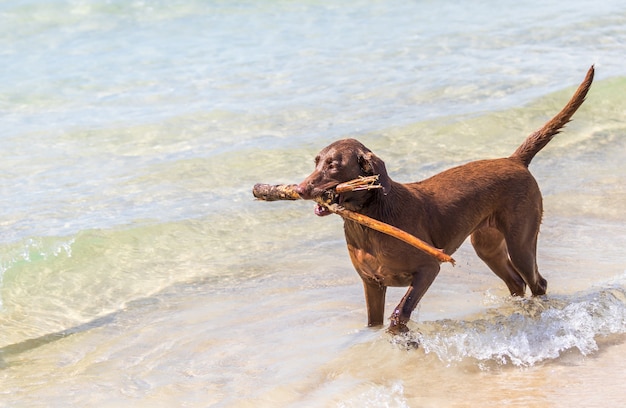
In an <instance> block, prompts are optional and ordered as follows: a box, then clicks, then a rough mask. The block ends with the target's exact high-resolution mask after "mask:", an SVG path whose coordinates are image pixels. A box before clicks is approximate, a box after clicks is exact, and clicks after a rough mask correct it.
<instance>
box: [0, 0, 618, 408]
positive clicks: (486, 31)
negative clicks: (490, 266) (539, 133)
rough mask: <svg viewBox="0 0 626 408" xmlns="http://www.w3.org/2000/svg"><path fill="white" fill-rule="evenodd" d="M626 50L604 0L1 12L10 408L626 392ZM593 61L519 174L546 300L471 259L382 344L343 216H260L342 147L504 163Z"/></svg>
mask: <svg viewBox="0 0 626 408" xmlns="http://www.w3.org/2000/svg"><path fill="white" fill-rule="evenodd" d="M625 49H626V6H624V5H623V4H622V2H617V1H606V2H602V3H598V4H593V5H592V6H589V5H588V4H587V3H586V2H583V1H568V2H564V1H558V2H552V3H549V4H544V3H543V2H519V3H516V4H507V5H506V6H503V5H502V3H501V2H494V1H475V2H467V3H464V4H463V5H459V4H457V3H455V2H449V1H440V2H430V1H415V2H399V1H391V2H382V1H380V2H379V1H374V2H372V1H368V2H366V1H356V0H355V1H347V2H342V3H338V4H335V3H331V2H325V1H312V0H311V1H267V2H261V1H257V2H254V1H247V2H246V1H235V2H222V1H176V2H141V1H131V2H128V1H106V2H104V1H95V0H84V1H78V0H77V1H47V2H43V1H13V2H5V3H3V4H2V5H0V64H1V65H2V66H3V69H2V71H1V73H0V117H1V118H2V124H3V127H2V132H1V133H0V151H1V152H2V156H3V157H2V160H1V161H0V208H1V209H2V212H1V214H0V231H1V233H0V406H66V405H68V404H77V405H92V406H120V405H123V406H180V405H187V406H248V405H254V406H289V405H292V406H302V405H306V406H368V404H369V406H381V405H385V404H386V405H387V406H464V404H468V403H470V404H471V405H482V406H502V405H503V401H505V402H506V404H507V405H511V406H518V405H523V404H526V405H529V404H530V405H544V406H567V405H568V404H569V405H571V404H572V403H576V404H584V405H586V406H594V405H595V406H605V405H606V406H611V405H612V404H611V403H612V402H616V401H622V399H623V398H622V396H623V393H622V385H621V384H623V382H624V380H626V377H625V376H624V372H623V369H622V367H621V366H620V365H619V364H616V363H614V362H615V361H622V360H623V358H624V357H625V356H626V343H625V342H624V339H625V338H626V337H624V336H625V334H626V295H625V293H626V258H625V257H624V250H623V248H624V247H625V245H626V238H625V235H624V222H625V221H626V215H625V212H624V208H626V187H625V186H626V165H625V162H626V160H625V159H626V142H625V140H626V139H625V135H626V119H625V118H626V101H625V99H624V96H623V95H625V94H626V93H625V92H624V91H625V90H626V68H624V51H625ZM591 64H595V65H596V70H597V74H596V82H595V83H594V85H593V88H592V90H591V92H590V94H589V97H588V100H587V102H585V104H584V105H583V107H582V108H581V110H580V111H579V112H578V113H577V114H576V115H575V117H574V120H573V122H572V123H570V124H569V125H568V126H567V128H566V130H565V131H564V132H563V133H562V134H561V135H559V136H558V137H557V138H556V139H555V140H554V141H553V142H551V144H550V145H549V146H548V147H546V148H545V149H544V150H543V151H542V152H541V153H540V154H539V155H538V156H537V158H536V159H535V160H534V161H533V164H532V166H531V171H532V172H533V174H534V175H535V177H536V178H537V180H538V182H539V185H540V187H541V189H542V191H543V193H544V204H545V216H544V222H543V226H542V233H541V235H540V241H539V245H540V249H539V267H540V269H541V270H542V274H543V275H544V276H545V277H546V278H547V279H548V282H549V295H548V297H547V298H546V299H544V300H526V301H520V300H518V299H509V298H508V297H507V296H506V288H505V287H504V285H502V283H501V282H500V281H499V280H498V279H497V278H495V277H494V276H493V274H491V273H490V272H489V271H487V270H486V267H485V266H484V265H483V264H482V263H481V262H480V261H479V260H478V259H477V258H476V256H475V255H474V254H473V252H472V250H471V248H469V247H468V246H463V247H461V249H460V250H459V252H458V253H457V254H456V255H455V259H456V260H457V262H458V264H457V266H456V267H454V268H452V267H449V266H446V267H444V268H443V270H442V273H441V274H440V276H439V277H438V279H437V281H436V282H435V284H434V285H433V287H432V288H431V289H430V290H429V292H428V293H427V295H426V296H425V298H424V299H423V301H422V304H421V305H420V307H419V309H418V310H417V311H416V312H415V314H414V316H413V320H414V321H413V322H412V323H411V324H412V329H413V332H412V334H411V337H410V338H408V339H400V340H398V339H392V338H390V337H389V336H388V335H387V334H385V332H384V330H382V329H381V330H378V329H368V328H366V327H364V326H365V321H366V317H365V306H364V301H363V298H362V296H363V295H362V288H361V284H360V281H359V280H358V276H357V275H356V273H355V272H354V270H353V269H352V267H351V265H350V262H349V259H348V256H347V253H346V250H345V243H344V241H343V237H342V226H341V221H340V219H338V217H326V218H323V219H321V218H318V217H315V216H314V215H313V208H312V205H311V204H310V203H306V202H279V203H262V202H256V201H254V200H253V199H252V196H251V193H250V191H251V187H252V186H253V185H254V184H255V183H258V182H267V183H295V182H299V181H301V180H302V179H303V178H304V177H305V176H306V175H307V174H308V173H309V172H310V171H311V170H312V167H313V157H314V156H315V154H316V153H317V152H318V151H319V150H321V148H323V147H324V146H325V145H327V144H328V143H330V142H332V141H333V140H336V139H338V138H343V137H356V138H358V139H360V140H361V141H363V142H364V143H365V144H366V145H367V146H368V147H370V148H371V149H372V150H374V151H375V152H376V153H377V154H378V155H379V156H380V157H381V158H383V159H384V160H385V161H386V163H387V168H388V170H389V173H390V175H391V177H392V178H394V179H395V180H397V181H413V180H417V179H421V178H425V177H428V176H430V175H432V174H434V173H436V172H438V171H441V170H443V169H445V168H448V167H450V166H452V165H456V164H460V163H464V162H467V161H470V160H475V159H482V158H488V157H500V156H506V155H509V154H510V153H511V152H512V151H513V150H514V149H515V148H516V147H517V146H518V144H519V143H521V141H522V140H523V139H524V137H525V136H526V135H528V134H529V133H530V132H531V131H533V130H535V129H536V128H538V127H540V126H541V125H542V124H543V123H544V122H545V121H546V120H547V119H548V118H549V117H550V116H551V115H553V114H554V113H556V112H557V111H558V110H559V109H560V108H561V107H562V106H563V105H564V103H565V102H566V101H567V100H568V98H569V96H570V95H571V93H572V92H573V90H574V88H575V86H576V85H578V83H579V82H580V81H581V80H582V78H583V77H584V74H585V72H586V70H587V69H588V67H589V66H590V65H591ZM402 294H403V290H402V289H398V290H391V293H389V295H388V305H387V309H388V310H390V309H391V308H392V307H393V306H395V303H397V302H398V301H399V299H400V297H401V296H402ZM415 340H418V341H419V342H420V343H421V344H422V347H420V348H419V349H415V348H414V347H413V344H414V341H415ZM407 365H408V366H409V367H410V369H407ZM454 384H456V385H454ZM461 384H462V385H461ZM485 384H491V387H490V388H489V389H488V390H485V389H484V387H485ZM478 389H480V390H481V392H480V393H479V392H477V391H476V390H478ZM503 396H506V399H505V400H504V399H503V398H504V397H503Z"/></svg>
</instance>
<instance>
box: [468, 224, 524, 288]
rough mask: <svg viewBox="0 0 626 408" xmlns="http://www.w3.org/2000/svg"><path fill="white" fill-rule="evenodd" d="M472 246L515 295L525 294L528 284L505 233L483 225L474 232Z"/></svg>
mask: <svg viewBox="0 0 626 408" xmlns="http://www.w3.org/2000/svg"><path fill="white" fill-rule="evenodd" d="M472 246H473V247H474V250H475V251H476V254H477V255H478V257H479V258H480V259H482V260H483V262H485V263H486V264H487V266H488V267H489V269H491V270H492V271H493V272H494V273H495V274H496V275H498V277H500V279H502V280H503V281H504V283H506V286H507V287H508V288H509V292H511V295H513V296H524V292H525V289H526V284H525V282H524V279H522V277H521V276H520V274H519V273H518V272H517V270H516V269H515V267H514V266H513V264H512V263H511V260H510V259H509V251H508V249H507V246H506V242H505V240H504V235H502V233H501V232H500V231H498V230H497V229H495V228H492V227H488V226H483V227H480V228H478V229H477V230H475V231H474V232H473V233H472Z"/></svg>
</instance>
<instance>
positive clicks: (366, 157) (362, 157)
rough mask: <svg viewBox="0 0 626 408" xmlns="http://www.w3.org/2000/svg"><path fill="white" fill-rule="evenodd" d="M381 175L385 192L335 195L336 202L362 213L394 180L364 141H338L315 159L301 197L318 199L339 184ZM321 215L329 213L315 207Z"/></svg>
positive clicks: (381, 182)
mask: <svg viewBox="0 0 626 408" xmlns="http://www.w3.org/2000/svg"><path fill="white" fill-rule="evenodd" d="M376 174H377V175H379V178H378V181H379V183H380V184H381V186H382V189H376V190H366V191H354V192H348V193H342V194H339V195H335V196H334V201H335V202H336V203H337V204H339V205H341V206H343V207H345V208H346V209H348V210H352V211H359V210H360V209H361V208H363V207H364V206H365V205H367V203H368V202H369V201H370V200H371V199H372V198H373V197H374V196H375V195H377V194H387V192H388V191H389V189H390V188H391V180H390V179H389V176H388V175H387V170H386V168H385V163H384V162H383V161H382V160H381V159H379V158H378V157H377V156H376V155H375V154H374V153H372V152H371V150H369V149H368V148H367V147H365V146H363V144H362V143H361V142H359V141H358V140H355V139H343V140H338V141H336V142H334V143H332V144H330V145H329V146H327V147H325V148H324V149H322V151H321V152H320V153H319V154H318V155H317V157H315V170H313V173H311V175H309V176H308V177H307V178H306V179H304V181H303V182H302V183H300V184H299V185H298V188H297V191H298V194H299V195H300V196H301V197H302V198H304V199H308V200H311V199H316V198H319V197H322V196H323V195H325V194H326V193H327V192H328V191H330V190H332V189H333V188H335V187H336V186H337V185H338V184H341V183H344V182H346V181H350V180H353V179H356V178H358V177H359V176H373V175H376ZM315 213H316V214H317V215H319V216H323V215H328V214H330V213H329V212H328V210H326V209H325V208H324V207H322V206H319V205H318V206H316V208H315Z"/></svg>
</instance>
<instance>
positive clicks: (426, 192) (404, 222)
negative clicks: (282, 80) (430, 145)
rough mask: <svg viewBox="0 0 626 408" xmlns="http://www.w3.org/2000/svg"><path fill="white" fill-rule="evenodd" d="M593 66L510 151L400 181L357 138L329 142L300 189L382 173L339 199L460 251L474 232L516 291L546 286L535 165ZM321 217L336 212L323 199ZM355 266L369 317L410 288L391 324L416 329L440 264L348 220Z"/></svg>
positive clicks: (315, 193)
mask: <svg viewBox="0 0 626 408" xmlns="http://www.w3.org/2000/svg"><path fill="white" fill-rule="evenodd" d="M593 75H594V67H593V66H592V67H591V68H590V69H589V71H588V72H587V76H586V77H585V80H584V81H583V83H582V84H581V85H580V86H579V87H578V89H577V90H576V93H575V94H574V96H573V97H572V99H571V100H570V101H569V102H568V103H567V105H565V107H564V108H563V110H561V112H559V113H558V114H557V115H556V116H555V117H554V118H552V119H551V120H550V121H549V122H548V123H546V124H545V125H544V126H543V127H542V128H541V129H539V130H538V131H536V132H535V133H533V134H531V135H530V136H529V137H528V138H527V139H526V140H525V141H524V143H522V145H521V146H520V147H518V148H517V150H516V151H515V152H514V153H513V155H511V156H510V157H508V158H502V159H494V160H480V161H474V162H471V163H468V164H465V165H462V166H459V167H454V168H452V169H449V170H446V171H444V172H441V173H439V174H437V175H435V176H433V177H431V178H429V179H426V180H424V181H420V182H416V183H408V184H401V183H397V182H395V181H393V180H392V179H391V178H390V177H389V176H388V175H387V171H386V170H385V164H384V163H383V161H382V160H381V159H379V158H378V157H377V156H375V155H374V153H372V152H371V151H370V150H369V149H367V148H366V147H365V146H363V145H362V144H361V143H360V142H358V141H357V140H354V139H344V140H339V141H337V142H334V143H332V144H331V145H329V146H328V147H326V148H324V149H323V150H322V151H321V152H320V154H319V155H318V156H317V157H316V158H315V170H314V171H313V173H312V174H311V175H310V176H308V177H307V178H306V179H305V180H304V181H303V182H302V183H300V185H299V186H298V188H297V191H298V194H300V196H301V197H302V198H305V199H314V198H316V197H319V196H321V195H322V194H323V193H324V192H325V191H326V190H330V189H332V188H333V187H335V186H336V185H337V184H339V183H342V182H345V181H348V180H352V179H355V178H357V177H359V176H369V175H374V174H378V175H380V178H379V180H380V182H381V184H382V186H383V188H382V189H377V190H368V191H359V192H350V193H344V194H341V195H339V196H337V203H338V204H339V205H341V206H343V207H344V208H346V209H348V210H352V211H356V212H359V213H362V214H364V215H367V216H369V217H372V218H375V219H377V220H380V221H383V222H385V223H387V224H391V225H394V226H396V227H398V228H401V229H403V230H404V231H406V232H408V233H410V234H412V235H415V236H416V237H418V238H421V239H422V240H424V241H426V242H428V243H429V244H431V245H433V246H435V247H437V248H441V249H443V250H444V252H445V253H447V254H450V255H451V254H452V253H453V252H454V251H456V250H457V248H458V247H459V246H460V245H461V243H463V241H464V240H465V239H466V238H467V237H468V236H469V235H471V242H472V245H473V246H474V249H475V250H476V253H477V254H478V256H479V257H480V258H481V259H482V260H483V261H484V262H485V263H486V264H487V266H489V268H490V269H491V270H492V271H493V272H495V274H496V275H498V276H499V277H500V278H501V279H502V280H504V282H505V283H506V285H507V287H508V288H509V291H510V292H511V295H519V296H523V295H524V291H525V289H526V285H528V286H529V287H530V290H531V292H532V294H533V295H534V296H537V295H543V294H545V293H546V287H547V282H546V280H545V279H544V278H543V277H542V276H541V275H540V274H539V272H538V270H537V264H536V249H537V235H538V233H539V224H540V223H541V216H542V212H543V208H542V199H541V193H540V191H539V187H538V186H537V182H536V181H535V179H534V177H533V176H532V175H531V174H530V172H529V171H528V165H529V164H530V161H531V160H532V159H533V157H534V156H535V154H537V152H539V150H541V149H542V148H543V147H544V146H545V145H546V144H547V143H548V142H549V141H550V140H551V139H552V137H554V135H556V134H557V133H559V131H560V129H561V128H562V127H563V126H564V125H565V124H566V123H567V122H569V120H570V118H571V117H572V115H573V114H574V112H576V110H577V109H578V108H579V107H580V105H581V104H582V103H583V101H584V100H585V96H586V94H587V91H588V90H589V87H590V86H591V83H592V81H593ZM315 213H316V214H317V215H319V216H323V215H327V214H329V212H328V210H326V209H325V208H324V207H321V206H319V205H318V206H316V208H315ZM344 230H345V237H346V242H347V244H348V251H349V253H350V259H351V260H352V264H353V265H354V267H355V268H356V270H357V272H358V274H359V275H360V276H361V279H362V280H363V285H364V288H365V301H366V303H367V317H368V325H369V326H374V325H380V324H383V318H384V317H383V316H384V308H385V292H386V289H387V287H388V286H409V289H408V291H407V292H406V294H405V295H404V297H403V298H402V300H401V301H400V304H398V306H396V308H395V310H394V311H393V314H392V315H391V324H390V326H389V330H390V331H391V332H393V333H398V332H404V331H407V330H408V329H407V327H406V323H407V322H408V321H409V319H410V316H411V313H412V312H413V310H414V309H415V307H416V306H417V304H418V302H419V301H420V299H421V298H422V296H423V295H424V293H426V290H427V289H428V288H429V286H430V285H431V283H432V282H433V280H434V279H435V277H436V276H437V274H438V273H439V262H438V261H436V260H435V259H434V258H431V257H430V256H428V255H426V254H425V253H423V252H421V251H419V250H417V249H415V248H413V247H411V246H409V245H407V244H405V243H403V242H401V241H398V240H397V239H395V238H393V237H390V236H388V235H385V234H382V233H380V232H377V231H374V230H371V229H369V228H367V227H364V226H361V225H360V224H357V223H355V222H353V221H350V220H345V222H344Z"/></svg>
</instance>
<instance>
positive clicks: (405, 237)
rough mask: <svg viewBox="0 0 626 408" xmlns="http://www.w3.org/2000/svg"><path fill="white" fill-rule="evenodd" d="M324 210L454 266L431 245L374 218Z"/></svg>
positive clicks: (333, 206)
mask: <svg viewBox="0 0 626 408" xmlns="http://www.w3.org/2000/svg"><path fill="white" fill-rule="evenodd" d="M326 208H328V210H329V211H330V212H332V213H335V214H337V215H340V216H341V217H342V218H345V219H348V220H351V221H354V222H358V223H359V224H361V225H364V226H366V227H369V228H371V229H373V230H376V231H379V232H382V233H384V234H387V235H390V236H392V237H394V238H397V239H399V240H401V241H404V242H406V243H407V244H409V245H411V246H414V247H415V248H417V249H419V250H421V251H423V252H426V253H427V254H428V255H430V256H432V257H434V258H435V259H437V260H438V261H439V262H450V263H451V264H452V265H454V264H455V260H454V259H453V258H452V257H451V256H450V255H448V254H446V253H444V252H443V251H442V250H441V249H438V248H435V247H433V246H432V245H429V244H427V243H426V242H424V241H422V240H421V239H419V238H417V237H415V236H413V235H411V234H409V233H408V232H405V231H403V230H401V229H400V228H397V227H394V226H393V225H389V224H386V223H384V222H381V221H378V220H375V219H374V218H371V217H368V216H366V215H363V214H359V213H356V212H354V211H350V210H346V209H345V208H343V207H341V206H339V205H337V204H331V205H327V206H326Z"/></svg>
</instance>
